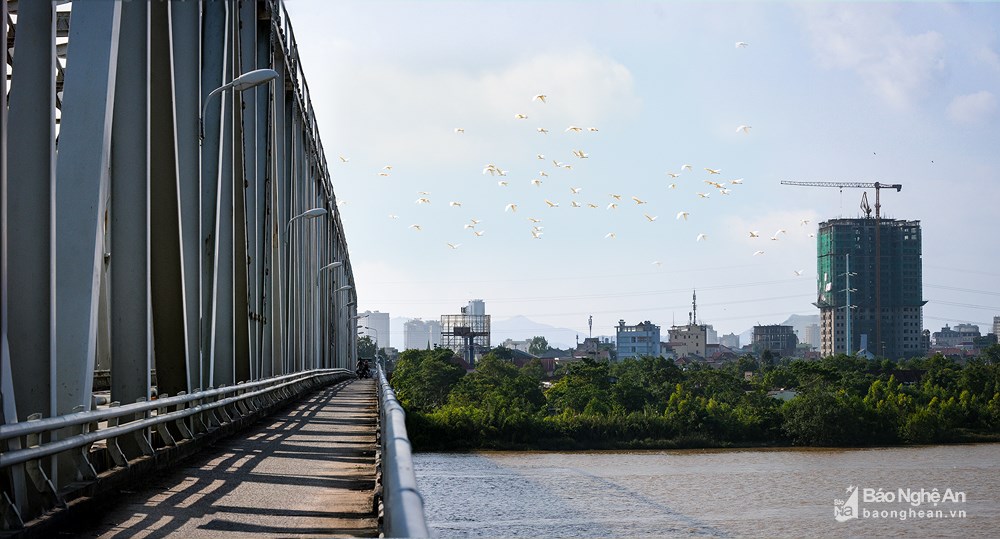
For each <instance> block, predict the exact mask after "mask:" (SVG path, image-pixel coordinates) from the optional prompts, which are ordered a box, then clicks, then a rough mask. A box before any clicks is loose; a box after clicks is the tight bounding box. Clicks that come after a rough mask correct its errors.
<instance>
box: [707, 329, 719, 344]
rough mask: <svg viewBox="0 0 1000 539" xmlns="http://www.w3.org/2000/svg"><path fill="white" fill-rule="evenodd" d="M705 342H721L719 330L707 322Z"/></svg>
mask: <svg viewBox="0 0 1000 539" xmlns="http://www.w3.org/2000/svg"><path fill="white" fill-rule="evenodd" d="M705 343H706V344H720V343H719V332H718V331H715V328H714V327H712V324H705Z"/></svg>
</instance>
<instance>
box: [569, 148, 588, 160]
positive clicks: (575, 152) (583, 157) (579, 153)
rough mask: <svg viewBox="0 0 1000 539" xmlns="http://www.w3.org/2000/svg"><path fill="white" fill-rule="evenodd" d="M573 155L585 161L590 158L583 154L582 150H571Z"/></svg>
mask: <svg viewBox="0 0 1000 539" xmlns="http://www.w3.org/2000/svg"><path fill="white" fill-rule="evenodd" d="M573 155H575V156H577V157H579V158H580V159H586V158H588V157H590V155H588V154H586V153H584V152H583V150H573Z"/></svg>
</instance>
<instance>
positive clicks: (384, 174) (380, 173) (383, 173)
mask: <svg viewBox="0 0 1000 539" xmlns="http://www.w3.org/2000/svg"><path fill="white" fill-rule="evenodd" d="M378 175H379V176H388V175H389V173H388V172H379V173H378Z"/></svg>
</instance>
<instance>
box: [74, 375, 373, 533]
mask: <svg viewBox="0 0 1000 539" xmlns="http://www.w3.org/2000/svg"><path fill="white" fill-rule="evenodd" d="M377 402H378V395H377V391H376V386H375V383H374V381H373V380H370V379H369V380H352V381H347V382H343V383H340V384H337V385H334V386H331V387H328V388H325V389H323V390H321V391H318V392H316V393H313V394H312V395H310V396H308V397H306V398H304V399H303V400H301V401H299V402H298V403H296V404H293V405H292V406H291V407H289V408H288V409H287V410H286V411H284V412H281V413H279V414H277V415H272V416H270V417H268V418H267V419H265V420H264V421H263V422H261V423H260V424H259V425H257V426H255V427H252V428H251V430H250V431H249V432H247V433H245V434H244V435H242V436H240V435H237V436H235V437H232V438H228V439H226V440H225V441H224V442H222V443H220V444H219V445H218V446H216V447H210V448H206V449H205V450H203V451H202V452H200V453H199V454H198V455H196V456H194V457H193V458H192V459H191V460H189V461H188V462H186V463H183V464H182V465H181V466H178V467H176V468H174V469H172V470H171V471H169V472H165V473H163V474H158V475H154V476H152V477H150V478H149V479H148V480H147V481H145V482H142V481H140V482H138V484H137V485H136V486H135V487H133V488H134V490H133V491H130V492H123V493H122V495H121V497H120V498H119V499H118V501H117V502H116V503H114V506H113V508H111V509H110V510H109V511H107V512H102V513H101V514H95V515H94V517H93V518H92V519H91V522H77V523H75V524H78V526H74V528H75V529H73V530H66V531H72V532H74V533H75V534H76V537H88V538H90V537H100V538H114V539H124V538H126V537H127V538H143V537H185V538H187V537H212V538H215V537H250V536H266V537H303V536H320V535H321V536H326V537H329V536H355V537H377V536H378V522H377V514H376V511H375V505H374V501H373V500H374V489H375V481H376V477H375V452H376V447H377V444H376V432H377V429H378V425H377V421H378V413H377ZM143 483H144V484H143ZM63 536H66V535H63Z"/></svg>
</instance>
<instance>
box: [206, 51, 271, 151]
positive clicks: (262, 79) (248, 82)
mask: <svg viewBox="0 0 1000 539" xmlns="http://www.w3.org/2000/svg"><path fill="white" fill-rule="evenodd" d="M276 78H278V72H277V71H275V70H273V69H255V70H253V71H249V72H247V73H244V74H242V75H240V76H239V77H236V78H235V79H233V80H232V81H231V82H228V83H226V84H223V85H222V86H219V87H218V88H216V89H214V90H212V92H211V93H210V94H208V97H206V98H205V105H204V106H203V107H202V108H201V116H200V117H199V118H198V143H199V144H200V143H201V141H202V140H204V139H205V114H206V113H207V111H208V103H209V101H210V100H211V99H212V96H213V95H215V94H218V93H222V92H224V91H226V90H229V89H232V90H235V91H237V92H242V91H243V90H248V89H250V88H254V87H256V86H260V85H261V84H267V83H268V82H270V81H272V80H274V79H276Z"/></svg>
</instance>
